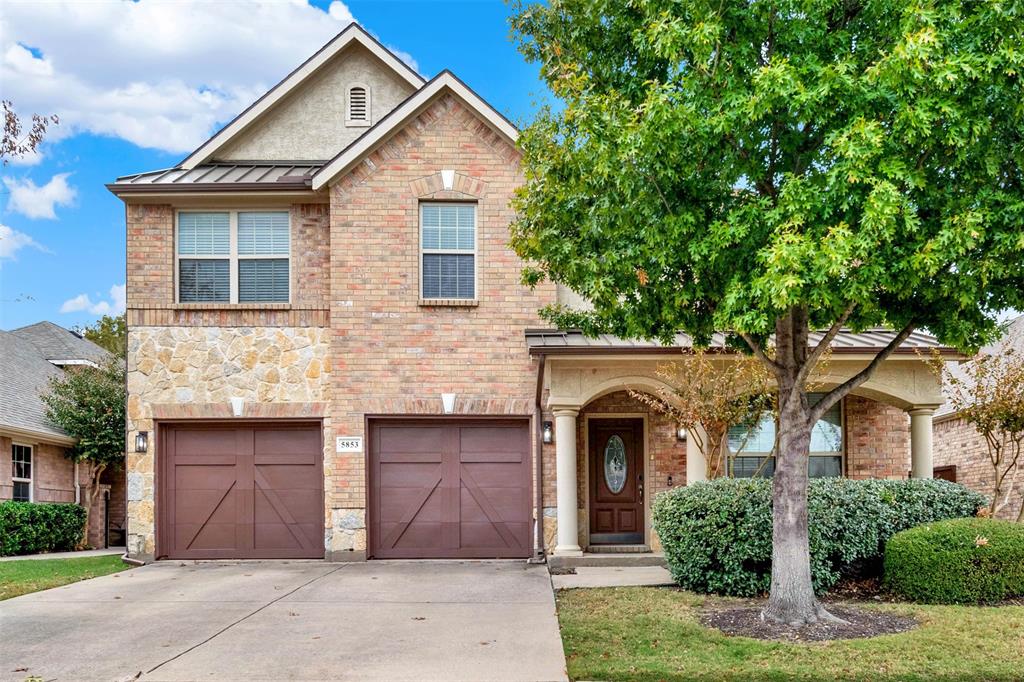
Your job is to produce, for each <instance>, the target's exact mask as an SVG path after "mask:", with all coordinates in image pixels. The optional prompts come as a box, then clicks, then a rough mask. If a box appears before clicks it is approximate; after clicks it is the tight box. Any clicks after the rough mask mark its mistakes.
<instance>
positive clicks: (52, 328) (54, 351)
mask: <svg viewBox="0 0 1024 682" xmlns="http://www.w3.org/2000/svg"><path fill="white" fill-rule="evenodd" d="M6 333H7V334H10V335H11V336H13V337H14V338H17V339H20V340H21V341H24V342H26V343H28V344H30V345H31V346H33V347H34V348H35V349H36V352H37V354H38V355H39V357H41V358H42V359H43V360H46V361H47V362H49V363H51V364H54V365H74V364H83V363H92V364H98V363H100V362H103V361H104V360H106V359H107V358H108V357H110V353H109V352H107V351H106V350H105V349H103V348H101V347H99V346H97V345H96V344H95V343H93V342H92V341H90V340H89V339H86V338H84V337H83V336H81V335H80V334H77V333H75V332H73V331H71V330H70V329H65V328H64V327H61V326H59V325H56V324H54V323H53V322H46V321H43V322H36V323H35V324H30V325H27V326H25V327H19V328H18V329H12V330H11V331H10V332H6Z"/></svg>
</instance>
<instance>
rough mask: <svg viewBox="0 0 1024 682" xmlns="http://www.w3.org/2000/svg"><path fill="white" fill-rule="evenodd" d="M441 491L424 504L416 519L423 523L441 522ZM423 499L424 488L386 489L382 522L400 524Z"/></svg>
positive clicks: (381, 505) (433, 493) (436, 490)
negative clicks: (411, 508)
mask: <svg viewBox="0 0 1024 682" xmlns="http://www.w3.org/2000/svg"><path fill="white" fill-rule="evenodd" d="M441 497H442V493H441V490H439V489H437V488H435V489H434V491H433V492H432V493H431V494H430V496H429V497H428V498H427V500H426V502H423V506H421V507H420V509H419V513H417V514H416V518H417V519H419V520H421V521H436V522H438V523H440V521H441V510H442V502H441ZM422 499H423V488H385V489H383V490H382V491H381V504H380V520H381V521H383V522H388V523H398V522H399V521H401V520H402V518H403V517H404V516H405V515H406V514H407V512H408V511H409V509H410V507H412V506H413V505H415V504H416V503H417V502H419V501H421V500H422Z"/></svg>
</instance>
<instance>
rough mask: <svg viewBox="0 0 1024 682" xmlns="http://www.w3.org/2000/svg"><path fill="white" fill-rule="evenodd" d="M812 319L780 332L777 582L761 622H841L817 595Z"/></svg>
mask: <svg viewBox="0 0 1024 682" xmlns="http://www.w3.org/2000/svg"><path fill="white" fill-rule="evenodd" d="M808 331H809V330H808V325H807V317H806V315H805V314H802V311H799V310H794V311H793V312H791V313H790V315H788V316H787V317H786V318H785V319H783V320H780V321H779V324H778V325H777V331H776V351H777V354H778V358H777V362H778V363H779V366H778V367H777V368H776V371H775V375H776V380H777V383H778V387H779V440H778V449H777V451H776V456H775V475H774V478H773V481H772V583H771V593H770V594H769V597H768V603H767V604H766V605H765V607H764V610H763V611H762V612H761V618H762V619H764V620H767V621H771V622H774V623H787V624H790V625H804V624H808V623H816V622H818V621H819V620H823V619H827V620H832V621H836V620H840V619H838V618H836V617H835V616H832V615H831V614H829V613H828V612H827V611H826V610H825V609H824V607H822V605H821V604H820V602H818V599H817V597H815V595H814V586H813V584H812V582H811V552H810V544H809V540H808V533H807V464H808V461H807V460H808V456H809V454H810V444H811V427H812V424H811V420H810V414H809V410H808V406H807V396H806V395H805V394H804V389H803V385H802V382H801V381H800V380H799V375H800V370H801V369H802V368H803V366H804V364H805V363H806V362H807V361H808V358H807V336H808Z"/></svg>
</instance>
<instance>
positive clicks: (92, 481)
mask: <svg viewBox="0 0 1024 682" xmlns="http://www.w3.org/2000/svg"><path fill="white" fill-rule="evenodd" d="M106 468H107V465H106V464H90V465H89V484H88V485H87V486H86V489H85V490H86V493H85V500H84V503H85V504H84V505H83V506H84V507H85V529H84V530H83V531H82V542H81V543H79V546H78V549H86V548H87V547H89V521H90V520H91V518H92V502H93V500H95V499H96V493H98V492H99V489H100V476H102V475H103V470H104V469H106Z"/></svg>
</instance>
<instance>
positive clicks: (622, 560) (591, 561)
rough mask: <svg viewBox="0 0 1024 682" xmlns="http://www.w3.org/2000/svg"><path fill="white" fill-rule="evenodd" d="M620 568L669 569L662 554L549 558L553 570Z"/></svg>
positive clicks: (620, 553)
mask: <svg viewBox="0 0 1024 682" xmlns="http://www.w3.org/2000/svg"><path fill="white" fill-rule="evenodd" d="M591 566H593V567H598V566H600V567H611V568H614V567H619V568H628V567H633V566H662V567H667V566H668V565H667V564H666V563H665V555H664V554H662V553H661V552H657V553H655V552H650V551H647V552H643V553H624V552H585V553H584V554H583V556H561V557H560V556H558V555H551V556H549V557H548V567H549V568H551V569H562V568H582V567H591Z"/></svg>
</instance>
